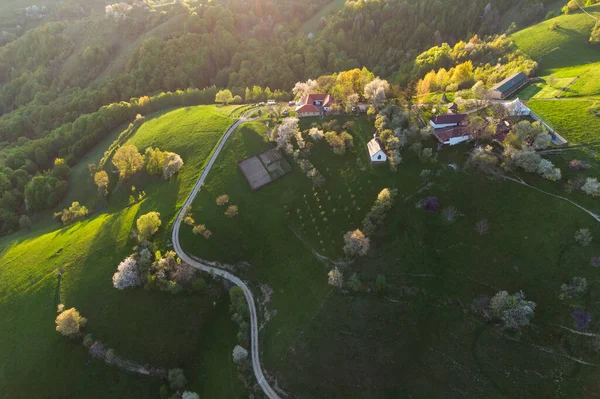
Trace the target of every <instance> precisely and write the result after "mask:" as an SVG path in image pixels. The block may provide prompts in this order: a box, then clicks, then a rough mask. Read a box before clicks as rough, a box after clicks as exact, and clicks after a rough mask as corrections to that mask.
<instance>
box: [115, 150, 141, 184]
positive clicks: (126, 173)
mask: <svg viewBox="0 0 600 399" xmlns="http://www.w3.org/2000/svg"><path fill="white" fill-rule="evenodd" d="M112 162H113V165H115V166H116V167H117V169H118V170H119V176H120V177H121V179H127V178H129V177H131V176H133V175H134V174H135V173H136V172H137V171H139V170H140V169H142V168H143V167H144V158H143V157H142V154H140V152H139V151H138V149H137V147H136V146H134V145H125V146H123V147H121V148H119V149H118V150H117V152H116V153H115V155H114V157H113V161H112Z"/></svg>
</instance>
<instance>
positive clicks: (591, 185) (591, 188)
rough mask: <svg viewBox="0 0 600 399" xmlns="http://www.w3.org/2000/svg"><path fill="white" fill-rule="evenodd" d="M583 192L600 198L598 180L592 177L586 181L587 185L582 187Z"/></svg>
mask: <svg viewBox="0 0 600 399" xmlns="http://www.w3.org/2000/svg"><path fill="white" fill-rule="evenodd" d="M581 191H583V192H584V193H586V194H587V195H593V196H600V183H598V179H596V178H592V177H588V178H587V179H585V184H584V185H583V186H581Z"/></svg>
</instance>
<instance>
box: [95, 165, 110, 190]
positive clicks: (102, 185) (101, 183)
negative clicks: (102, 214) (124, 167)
mask: <svg viewBox="0 0 600 399" xmlns="http://www.w3.org/2000/svg"><path fill="white" fill-rule="evenodd" d="M94 183H95V184H96V187H98V192H99V193H100V195H102V196H106V195H107V194H108V183H109V180H108V173H106V172H105V171H104V170H101V171H100V172H96V174H94Z"/></svg>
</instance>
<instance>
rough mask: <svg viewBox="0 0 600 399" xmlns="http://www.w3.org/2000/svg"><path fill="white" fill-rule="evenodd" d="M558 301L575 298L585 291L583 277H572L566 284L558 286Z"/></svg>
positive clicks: (585, 282)
mask: <svg viewBox="0 0 600 399" xmlns="http://www.w3.org/2000/svg"><path fill="white" fill-rule="evenodd" d="M560 290H561V294H560V299H564V298H575V297H578V296H579V295H581V294H583V293H584V292H585V291H586V290H587V280H586V278H585V277H573V278H572V279H571V281H569V283H568V284H563V285H561V286H560Z"/></svg>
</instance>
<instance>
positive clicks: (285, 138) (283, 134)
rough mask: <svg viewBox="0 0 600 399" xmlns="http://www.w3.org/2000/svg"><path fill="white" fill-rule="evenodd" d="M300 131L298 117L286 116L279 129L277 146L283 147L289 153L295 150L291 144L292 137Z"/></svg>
mask: <svg viewBox="0 0 600 399" xmlns="http://www.w3.org/2000/svg"><path fill="white" fill-rule="evenodd" d="M296 133H298V118H294V117H291V118H285V119H284V120H283V121H282V122H281V125H280V126H279V128H278V129H277V138H276V140H277V148H278V149H283V150H285V152H287V153H288V154H291V153H292V152H294V147H293V146H292V144H291V141H292V138H294V137H296Z"/></svg>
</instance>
